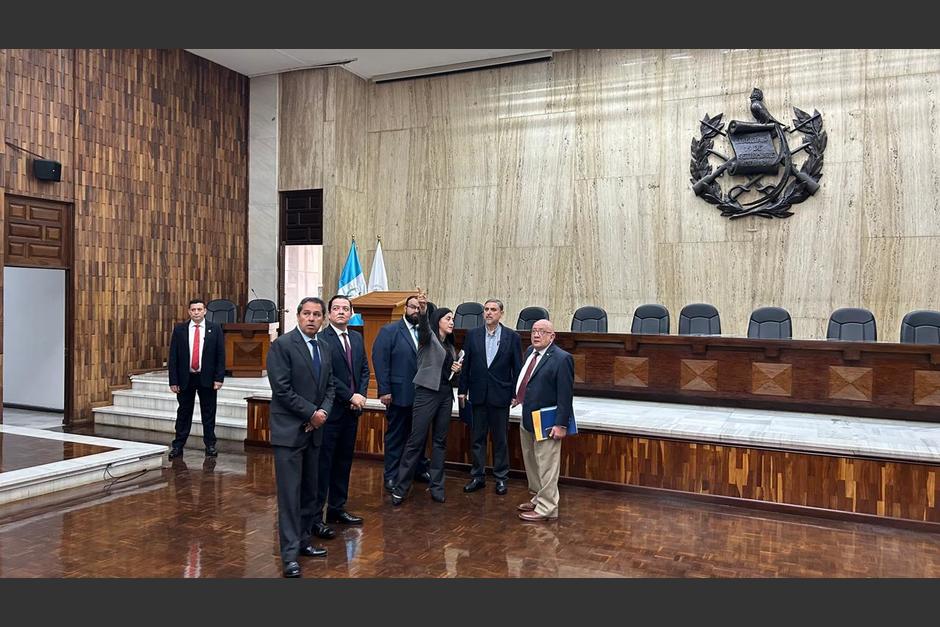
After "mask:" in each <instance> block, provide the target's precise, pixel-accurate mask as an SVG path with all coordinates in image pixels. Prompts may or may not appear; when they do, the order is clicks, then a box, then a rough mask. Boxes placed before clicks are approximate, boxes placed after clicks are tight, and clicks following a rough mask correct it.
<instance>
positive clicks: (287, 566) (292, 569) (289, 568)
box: [284, 561, 300, 577]
mask: <svg viewBox="0 0 940 627" xmlns="http://www.w3.org/2000/svg"><path fill="white" fill-rule="evenodd" d="M284 576H285V577H300V563H299V562H296V561H295V562H284Z"/></svg>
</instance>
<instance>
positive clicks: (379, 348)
mask: <svg viewBox="0 0 940 627" xmlns="http://www.w3.org/2000/svg"><path fill="white" fill-rule="evenodd" d="M420 313H421V307H420V305H419V304H418V296H417V294H416V295H414V296H409V297H408V299H407V300H406V301H405V315H404V316H403V317H402V319H401V320H399V321H398V322H391V323H389V324H386V325H385V326H384V327H382V328H381V330H379V334H378V336H376V338H375V343H374V344H373V345H372V366H373V367H374V368H375V382H376V385H377V386H378V394H379V400H380V401H381V402H382V404H383V405H385V421H386V423H385V489H386V490H387V491H389V492H391V491H392V490H393V489H394V488H395V483H396V482H397V481H398V466H399V464H400V463H401V457H402V453H404V449H405V442H406V441H407V440H408V435H409V434H410V433H411V420H412V413H411V412H412V406H413V405H414V400H415V386H414V378H415V374H416V373H417V372H418V362H417V355H418V319H419V316H420ZM429 463H430V461H429V460H428V458H427V457H424V456H423V455H422V456H421V459H420V460H419V461H418V468H417V470H416V473H415V479H417V480H419V481H423V482H425V483H430V481H431V475H430V474H429V473H428V465H429Z"/></svg>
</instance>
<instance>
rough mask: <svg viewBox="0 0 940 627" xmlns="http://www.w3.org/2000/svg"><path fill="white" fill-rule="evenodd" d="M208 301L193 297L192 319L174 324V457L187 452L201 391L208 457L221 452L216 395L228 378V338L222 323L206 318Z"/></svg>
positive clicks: (170, 365)
mask: <svg viewBox="0 0 940 627" xmlns="http://www.w3.org/2000/svg"><path fill="white" fill-rule="evenodd" d="M205 318H206V303H205V301H204V300H202V299H201V298H194V299H192V300H191V301H189V321H188V322H181V323H179V324H178V325H176V326H175V327H174V328H173V335H172V336H171V337H170V358H169V359H168V360H167V370H168V371H169V375H170V390H172V391H173V393H174V394H176V400H177V402H178V403H179V406H178V407H177V409H176V437H175V438H174V439H173V443H172V444H171V446H170V459H173V458H174V457H179V456H180V455H182V454H183V447H184V446H186V439H187V438H189V430H190V429H191V428H192V426H193V408H194V407H195V405H196V394H198V395H199V410H200V413H201V414H202V441H203V443H204V444H205V445H206V457H215V456H216V455H218V453H217V452H216V449H215V443H216V439H215V405H216V396H217V395H218V391H219V388H221V387H222V382H223V381H224V380H225V341H224V339H223V338H222V327H221V325H218V324H216V323H214V322H208V321H207V320H206V319H205Z"/></svg>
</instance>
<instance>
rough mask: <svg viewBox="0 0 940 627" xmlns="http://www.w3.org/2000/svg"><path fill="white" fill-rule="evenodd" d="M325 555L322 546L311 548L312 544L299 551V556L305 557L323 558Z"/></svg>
mask: <svg viewBox="0 0 940 627" xmlns="http://www.w3.org/2000/svg"><path fill="white" fill-rule="evenodd" d="M327 553H328V551H327V550H326V549H325V548H323V547H322V546H313V545H312V544H308V545H307V546H305V547H304V548H302V549H300V554H301V555H303V556H305V557H324V556H325V555H326V554H327Z"/></svg>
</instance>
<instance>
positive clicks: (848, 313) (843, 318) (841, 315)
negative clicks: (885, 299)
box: [826, 307, 878, 342]
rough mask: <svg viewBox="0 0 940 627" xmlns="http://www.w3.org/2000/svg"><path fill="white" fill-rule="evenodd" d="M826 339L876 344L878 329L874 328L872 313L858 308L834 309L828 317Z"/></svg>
mask: <svg viewBox="0 0 940 627" xmlns="http://www.w3.org/2000/svg"><path fill="white" fill-rule="evenodd" d="M826 339H827V340H842V341H848V342H876V341H877V340H878V329H877V328H876V327H875V316H874V314H873V313H872V312H870V311H868V310H867V309H862V308H860V307H845V308H843V309H836V310H835V311H833V312H832V315H831V316H829V328H828V329H827V331H826Z"/></svg>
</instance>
